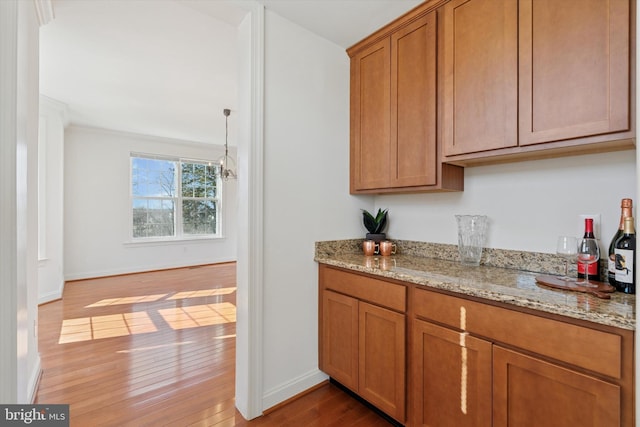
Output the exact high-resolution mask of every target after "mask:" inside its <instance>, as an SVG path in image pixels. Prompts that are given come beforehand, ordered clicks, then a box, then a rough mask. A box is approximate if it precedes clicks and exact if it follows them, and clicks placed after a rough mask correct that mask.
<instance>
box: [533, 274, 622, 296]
mask: <svg viewBox="0 0 640 427" xmlns="http://www.w3.org/2000/svg"><path fill="white" fill-rule="evenodd" d="M578 280H580V281H579V282H576V281H567V280H562V278H561V277H559V276H537V277H536V282H538V283H539V284H541V285H544V286H548V287H550V288H556V289H563V290H565V291H575V292H584V293H587V294H591V295H593V296H596V297H598V298H602V299H611V293H612V292H615V290H616V288H614V287H613V286H611V285H610V284H608V283H604V282H597V281H595V280H590V281H589V283H591V284H592V285H596V287H587V286H582V281H581V280H582V279H578Z"/></svg>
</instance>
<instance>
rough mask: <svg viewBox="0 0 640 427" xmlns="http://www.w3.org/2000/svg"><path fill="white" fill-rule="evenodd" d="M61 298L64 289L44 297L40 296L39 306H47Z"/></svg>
mask: <svg viewBox="0 0 640 427" xmlns="http://www.w3.org/2000/svg"><path fill="white" fill-rule="evenodd" d="M60 298H62V289H61V290H59V291H55V292H49V293H47V294H44V295H38V304H46V303H48V302H51V301H55V300H57V299H60Z"/></svg>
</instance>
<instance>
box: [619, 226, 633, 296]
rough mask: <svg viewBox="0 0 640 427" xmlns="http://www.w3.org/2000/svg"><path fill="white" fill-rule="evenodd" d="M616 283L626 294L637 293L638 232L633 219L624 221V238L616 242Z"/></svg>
mask: <svg viewBox="0 0 640 427" xmlns="http://www.w3.org/2000/svg"><path fill="white" fill-rule="evenodd" d="M615 257H616V283H618V289H619V290H620V291H621V292H624V293H625V294H635V293H636V275H635V272H636V231H635V228H634V226H633V217H631V216H628V217H626V218H625V219H624V230H623V234H622V236H621V237H620V238H619V239H618V240H617V241H616V249H615Z"/></svg>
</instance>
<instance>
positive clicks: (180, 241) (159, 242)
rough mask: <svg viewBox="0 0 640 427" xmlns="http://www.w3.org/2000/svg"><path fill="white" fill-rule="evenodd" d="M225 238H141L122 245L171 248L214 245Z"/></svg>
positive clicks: (202, 236)
mask: <svg viewBox="0 0 640 427" xmlns="http://www.w3.org/2000/svg"><path fill="white" fill-rule="evenodd" d="M224 239H225V236H219V235H216V236H215V237H214V236H208V235H198V234H194V235H193V237H186V236H183V237H173V238H161V237H156V238H152V237H148V238H146V239H143V238H140V239H135V240H127V241H125V242H123V243H122V244H123V245H124V246H126V247H129V248H135V247H148V246H170V245H184V244H185V243H213V242H216V241H219V240H224Z"/></svg>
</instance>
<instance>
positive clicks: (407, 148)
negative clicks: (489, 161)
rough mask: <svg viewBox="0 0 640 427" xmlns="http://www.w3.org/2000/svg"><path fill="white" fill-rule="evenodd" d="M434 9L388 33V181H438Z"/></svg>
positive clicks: (408, 183)
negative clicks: (390, 33)
mask: <svg viewBox="0 0 640 427" xmlns="http://www.w3.org/2000/svg"><path fill="white" fill-rule="evenodd" d="M436 47H437V46H436V13H435V12H431V13H429V14H427V15H426V16H424V17H423V18H420V19H418V20H417V21H415V22H413V23H411V24H410V25H407V26H406V27H403V28H401V29H400V30H398V31H396V32H395V33H393V34H392V35H391V141H390V143H391V163H390V166H391V173H392V176H391V186H392V187H410V186H420V185H436V184H437V161H438V159H437V153H438V151H437V147H436Z"/></svg>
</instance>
